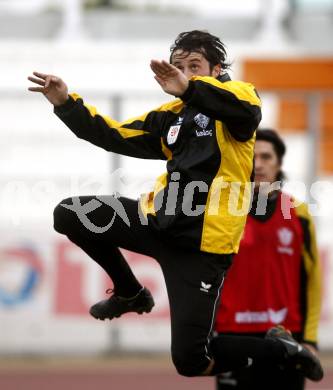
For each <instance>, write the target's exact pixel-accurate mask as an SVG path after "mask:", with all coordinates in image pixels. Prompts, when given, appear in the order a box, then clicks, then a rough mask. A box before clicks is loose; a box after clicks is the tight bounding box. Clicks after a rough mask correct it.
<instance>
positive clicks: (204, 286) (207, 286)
mask: <svg viewBox="0 0 333 390" xmlns="http://www.w3.org/2000/svg"><path fill="white" fill-rule="evenodd" d="M211 287H212V285H211V284H207V283H205V282H201V288H200V291H203V292H206V293H208V292H209V290H210V288H211Z"/></svg>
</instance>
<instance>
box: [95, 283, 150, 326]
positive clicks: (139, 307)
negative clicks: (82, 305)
mask: <svg viewBox="0 0 333 390" xmlns="http://www.w3.org/2000/svg"><path fill="white" fill-rule="evenodd" d="M106 292H107V293H112V292H113V290H107V291H106ZM154 305H155V303H154V299H153V297H152V295H151V293H150V291H149V290H148V289H147V288H146V287H143V288H142V289H141V290H140V291H139V293H138V294H137V295H135V296H134V297H132V298H122V297H119V296H118V295H115V294H113V295H112V296H111V297H110V298H109V299H105V300H103V301H100V302H98V303H96V304H95V305H93V306H91V308H90V310H89V313H90V314H91V315H92V316H93V317H94V318H96V319H98V320H105V319H106V318H108V319H109V320H112V318H115V317H116V318H117V317H120V316H121V315H122V314H124V313H128V312H136V313H138V314H142V313H149V312H150V311H151V309H152V308H153V306H154Z"/></svg>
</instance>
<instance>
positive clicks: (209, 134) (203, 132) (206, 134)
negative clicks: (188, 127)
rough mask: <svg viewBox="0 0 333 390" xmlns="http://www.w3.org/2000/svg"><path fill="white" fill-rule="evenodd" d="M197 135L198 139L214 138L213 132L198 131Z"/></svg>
mask: <svg viewBox="0 0 333 390" xmlns="http://www.w3.org/2000/svg"><path fill="white" fill-rule="evenodd" d="M195 134H196V135H197V137H207V136H209V137H212V135H213V130H196V131H195Z"/></svg>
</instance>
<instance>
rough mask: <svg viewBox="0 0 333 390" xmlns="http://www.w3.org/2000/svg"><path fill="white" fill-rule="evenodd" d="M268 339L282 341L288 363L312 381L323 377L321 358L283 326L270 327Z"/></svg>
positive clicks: (317, 380) (267, 334)
mask: <svg viewBox="0 0 333 390" xmlns="http://www.w3.org/2000/svg"><path fill="white" fill-rule="evenodd" d="M265 338H266V339H270V340H278V341H280V342H281V343H282V344H283V346H284V347H285V350H286V358H287V360H288V363H290V364H291V365H292V366H294V367H295V368H296V369H297V370H299V371H300V372H302V374H303V375H304V376H305V377H306V378H309V379H311V380H312V381H315V382H319V381H320V380H322V379H323V376H324V371H323V368H322V366H321V363H320V361H319V359H318V358H317V357H316V356H315V355H314V354H313V353H312V352H311V351H309V350H308V349H307V348H306V347H303V346H302V345H301V344H299V343H298V342H297V341H296V340H295V339H294V338H293V337H292V336H291V334H290V332H289V331H287V330H286V329H285V328H284V327H283V326H281V325H278V326H275V327H273V328H271V329H269V330H268V331H267V333H266V336H265Z"/></svg>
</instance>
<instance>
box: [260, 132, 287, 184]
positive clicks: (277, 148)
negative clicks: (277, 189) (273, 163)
mask: <svg viewBox="0 0 333 390" xmlns="http://www.w3.org/2000/svg"><path fill="white" fill-rule="evenodd" d="M256 140H257V141H266V142H270V143H271V144H272V145H273V149H274V152H275V153H276V156H277V159H278V161H279V164H280V165H282V163H283V157H284V155H285V154H286V144H285V143H284V141H283V139H282V138H281V137H280V135H279V134H278V132H277V131H275V130H273V129H267V128H260V129H258V130H257V132H256ZM285 178H286V175H285V173H284V172H283V171H282V170H280V171H279V172H278V174H277V178H276V180H277V181H281V182H283V181H284V180H285Z"/></svg>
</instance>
